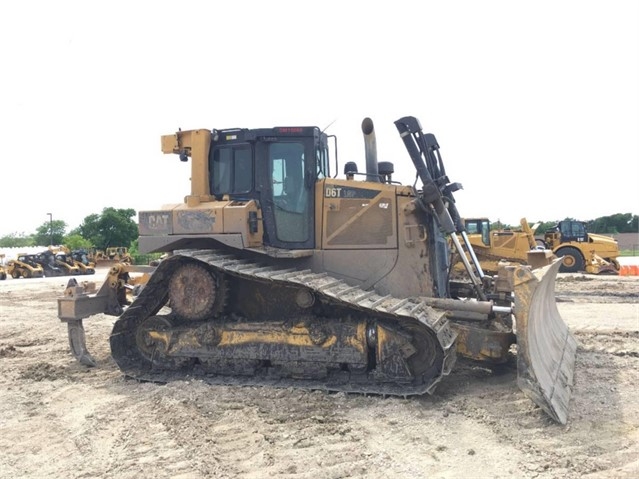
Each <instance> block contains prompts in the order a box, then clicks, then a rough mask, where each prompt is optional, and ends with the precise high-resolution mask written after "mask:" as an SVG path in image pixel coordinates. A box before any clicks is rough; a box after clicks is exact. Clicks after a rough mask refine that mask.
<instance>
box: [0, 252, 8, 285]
mask: <svg viewBox="0 0 639 479" xmlns="http://www.w3.org/2000/svg"><path fill="white" fill-rule="evenodd" d="M4 258H5V255H4V254H0V281H2V280H3V279H7V270H6V269H5V267H4Z"/></svg>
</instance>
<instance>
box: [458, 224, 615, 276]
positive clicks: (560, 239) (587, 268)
mask: <svg viewBox="0 0 639 479" xmlns="http://www.w3.org/2000/svg"><path fill="white" fill-rule="evenodd" d="M463 222H464V228H465V231H466V233H467V235H468V239H469V241H470V243H471V244H472V246H473V252H474V254H475V255H476V256H477V258H478V261H479V263H480V265H481V267H482V269H483V270H484V271H486V272H488V273H492V274H494V273H496V272H497V270H498V265H499V262H500V261H510V262H516V263H521V264H528V265H531V266H532V267H533V268H538V267H541V266H545V265H547V264H550V262H551V261H552V260H553V258H557V257H558V258H561V265H560V267H559V272H561V273H576V272H585V273H590V274H619V269H620V264H619V262H618V261H617V257H618V256H619V254H620V253H619V247H618V246H617V242H616V241H615V240H614V238H610V237H608V236H603V235H596V234H589V233H588V232H587V231H586V227H585V224H584V223H583V222H580V221H569V220H564V221H560V222H559V223H558V224H557V225H556V226H554V227H553V228H552V229H551V230H549V231H547V232H546V233H545V234H544V238H543V240H542V239H541V238H539V239H538V238H536V236H535V232H536V230H537V228H538V226H539V225H538V224H537V225H534V226H532V227H531V226H530V225H529V224H528V221H527V220H526V218H521V220H520V228H519V229H512V228H507V229H505V228H493V226H492V225H491V223H490V220H489V219H488V218H465V219H464V220H463ZM466 255H467V256H468V252H467V253H466ZM454 263H455V266H454V268H455V270H456V271H463V269H464V267H463V263H462V262H461V261H459V257H457V260H456V261H455V262H454Z"/></svg>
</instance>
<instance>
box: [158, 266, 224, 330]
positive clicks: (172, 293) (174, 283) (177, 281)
mask: <svg viewBox="0 0 639 479" xmlns="http://www.w3.org/2000/svg"><path fill="white" fill-rule="evenodd" d="M225 303H226V285H225V283H224V279H223V278H222V277H221V275H219V274H216V273H214V272H212V271H209V270H208V269H207V268H205V267H204V266H201V265H199V264H194V263H190V264H184V265H182V266H179V267H178V269H177V270H176V271H175V272H174V273H173V275H172V276H171V279H170V280H169V304H170V306H171V309H172V310H173V312H174V313H176V314H177V315H178V316H179V317H181V318H184V319H187V320H190V321H200V320H202V319H205V318H207V317H211V316H216V315H218V314H220V313H221V312H222V311H223V310H224V305H225Z"/></svg>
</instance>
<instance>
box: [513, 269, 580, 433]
mask: <svg viewBox="0 0 639 479" xmlns="http://www.w3.org/2000/svg"><path fill="white" fill-rule="evenodd" d="M560 265H561V258H559V259H557V260H555V261H554V262H553V263H552V264H550V265H548V266H545V267H543V268H539V269H537V270H530V269H528V268H523V267H517V269H516V271H515V274H514V281H515V285H514V286H515V321H516V329H517V385H518V386H519V388H520V389H521V390H522V391H523V392H524V394H525V395H526V396H528V397H529V398H530V399H531V400H532V401H533V402H535V404H537V405H538V406H540V407H541V408H542V409H543V410H544V411H546V412H547V413H548V415H550V417H552V418H553V419H554V420H555V421H557V422H559V423H560V424H566V422H567V420H568V405H569V402H570V395H571V393H572V385H573V372H574V368H575V355H576V351H577V342H576V341H575V338H574V337H573V336H572V334H570V331H569V330H568V327H567V326H566V324H565V323H564V321H563V319H562V318H561V316H560V314H559V311H558V309H557V304H556V302H555V278H556V276H557V272H558V271H559V267H560Z"/></svg>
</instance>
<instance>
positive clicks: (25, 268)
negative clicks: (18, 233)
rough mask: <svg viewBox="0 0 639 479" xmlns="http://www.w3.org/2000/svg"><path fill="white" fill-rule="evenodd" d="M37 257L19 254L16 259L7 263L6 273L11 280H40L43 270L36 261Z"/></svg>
mask: <svg viewBox="0 0 639 479" xmlns="http://www.w3.org/2000/svg"><path fill="white" fill-rule="evenodd" d="M36 259H37V255H34V254H27V253H19V254H18V256H17V257H16V259H10V260H9V261H8V262H7V273H8V274H10V275H11V277H12V278H14V279H17V278H42V277H43V276H44V269H43V268H42V266H40V264H38V262H37V261H36Z"/></svg>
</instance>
